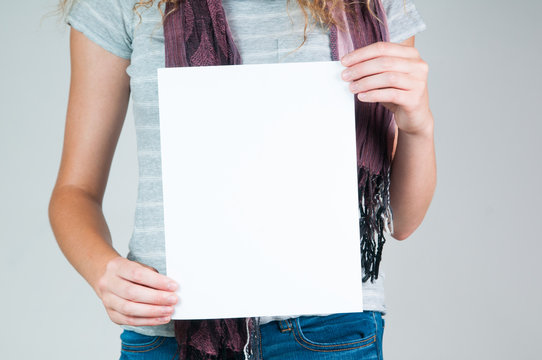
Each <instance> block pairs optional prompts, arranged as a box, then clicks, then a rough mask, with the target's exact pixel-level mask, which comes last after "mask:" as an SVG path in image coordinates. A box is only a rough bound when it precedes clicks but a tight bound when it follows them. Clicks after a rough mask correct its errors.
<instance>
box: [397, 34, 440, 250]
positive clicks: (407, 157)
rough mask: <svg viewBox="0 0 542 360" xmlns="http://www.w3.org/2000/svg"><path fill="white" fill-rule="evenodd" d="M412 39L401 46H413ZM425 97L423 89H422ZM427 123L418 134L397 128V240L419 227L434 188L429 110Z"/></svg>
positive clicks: (432, 140)
mask: <svg viewBox="0 0 542 360" xmlns="http://www.w3.org/2000/svg"><path fill="white" fill-rule="evenodd" d="M414 41H415V40H414V36H413V37H411V38H409V39H408V40H406V41H404V42H403V45H406V46H412V47H413V46H414ZM425 96H427V86H426V88H425ZM427 110H428V111H427V113H424V114H422V115H420V116H421V117H423V116H426V117H427V120H424V121H422V122H423V123H425V124H427V126H426V127H425V128H423V129H420V131H418V132H414V133H409V132H406V131H403V130H401V129H398V128H397V125H396V132H395V148H396V150H395V154H394V155H395V156H394V157H393V163H392V172H391V185H390V201H391V207H392V209H393V214H394V232H393V234H392V236H393V237H394V238H396V239H397V240H404V239H406V238H407V237H408V236H410V235H411V234H412V233H413V232H414V231H415V230H416V229H417V228H418V226H419V225H420V224H421V222H422V221H423V218H424V217H425V214H426V213H427V210H428V209H429V205H430V204H431V200H432V199H433V195H434V192H435V188H436V182H437V164H436V156H435V141H434V132H433V127H434V126H433V124H434V122H433V116H432V114H431V111H430V110H429V107H427Z"/></svg>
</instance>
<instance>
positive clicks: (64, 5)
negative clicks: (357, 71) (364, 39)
mask: <svg viewBox="0 0 542 360" xmlns="http://www.w3.org/2000/svg"><path fill="white" fill-rule="evenodd" d="M76 1H77V0H59V3H58V7H57V13H58V14H62V15H65V14H66V13H67V12H68V10H69V8H70V7H71V6H72V5H73V3H74V2H76ZM182 1H184V0H139V1H138V2H137V3H136V4H135V5H134V8H133V10H134V12H135V13H136V14H137V16H138V17H139V21H140V22H141V14H140V13H139V11H138V9H139V8H141V7H144V8H146V9H148V8H150V7H152V6H153V5H154V4H155V3H157V7H158V10H159V11H160V14H161V15H162V22H161V24H163V23H164V21H165V19H166V17H167V16H168V15H169V14H171V13H172V12H173V11H175V10H176V9H177V8H178V6H179V3H180V2H182ZM290 1H291V0H287V11H288V8H289V6H290ZM296 1H297V4H298V5H299V8H300V9H301V11H302V12H303V15H304V17H305V25H304V28H303V41H302V42H301V44H300V45H299V46H298V47H297V48H296V49H295V50H293V51H296V50H298V49H299V48H300V47H301V46H303V44H304V43H305V42H306V40H307V28H308V27H309V24H310V20H311V19H312V20H315V21H316V23H318V24H320V25H321V26H323V27H325V28H327V27H329V25H330V24H335V25H337V26H338V27H339V28H342V26H343V24H342V23H341V22H340V20H339V21H338V20H337V19H334V18H333V16H332V12H333V11H334V10H335V9H337V8H339V9H344V10H346V11H349V10H350V9H349V7H348V6H347V7H346V8H345V6H344V5H345V4H352V3H356V2H358V1H359V2H362V3H363V2H364V3H365V6H367V8H368V10H369V12H370V13H371V14H373V16H375V17H376V15H375V13H374V11H373V9H372V6H373V2H374V0H357V1H356V0H329V2H330V6H329V7H328V6H326V4H327V2H328V1H327V0H296ZM166 3H172V4H173V5H174V7H173V9H172V10H171V11H170V12H169V13H167V14H165V13H164V11H163V10H162V5H165V4H166ZM288 16H289V13H288ZM377 20H378V21H381V20H380V19H378V18H377ZM309 31H310V29H309Z"/></svg>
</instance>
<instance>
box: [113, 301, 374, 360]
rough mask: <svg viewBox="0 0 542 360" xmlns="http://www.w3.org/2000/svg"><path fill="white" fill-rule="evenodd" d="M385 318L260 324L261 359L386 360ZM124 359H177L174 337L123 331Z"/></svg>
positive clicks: (370, 314)
mask: <svg viewBox="0 0 542 360" xmlns="http://www.w3.org/2000/svg"><path fill="white" fill-rule="evenodd" d="M384 325H385V321H384V316H383V315H382V313H380V312H378V311H364V312H359V313H358V312H355V313H339V314H331V315H327V316H305V315H303V316H299V317H296V318H292V319H286V320H276V321H271V322H269V323H266V324H262V325H260V332H261V343H260V344H259V346H260V353H261V355H262V356H261V357H262V359H260V360H313V359H319V360H334V359H341V360H354V359H355V360H383V355H382V338H383V335H384ZM120 338H121V343H122V350H121V357H120V359H121V360H174V359H178V356H177V355H176V352H177V343H176V340H175V338H173V337H163V336H147V335H141V334H138V333H136V332H133V331H129V330H124V331H123V333H122V334H121V336H120Z"/></svg>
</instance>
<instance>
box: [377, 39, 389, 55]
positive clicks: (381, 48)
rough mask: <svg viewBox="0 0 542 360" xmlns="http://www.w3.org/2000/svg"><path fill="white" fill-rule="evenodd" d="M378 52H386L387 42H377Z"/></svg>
mask: <svg viewBox="0 0 542 360" xmlns="http://www.w3.org/2000/svg"><path fill="white" fill-rule="evenodd" d="M375 47H376V51H378V52H379V53H383V52H384V51H386V48H387V47H386V43H385V42H382V41H380V42H377V43H376V45H375Z"/></svg>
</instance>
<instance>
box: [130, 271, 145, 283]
mask: <svg viewBox="0 0 542 360" xmlns="http://www.w3.org/2000/svg"><path fill="white" fill-rule="evenodd" d="M130 275H131V277H132V279H133V281H134V282H136V283H139V282H141V281H142V280H143V271H142V270H141V269H137V268H136V269H132V270H131V274H130Z"/></svg>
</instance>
